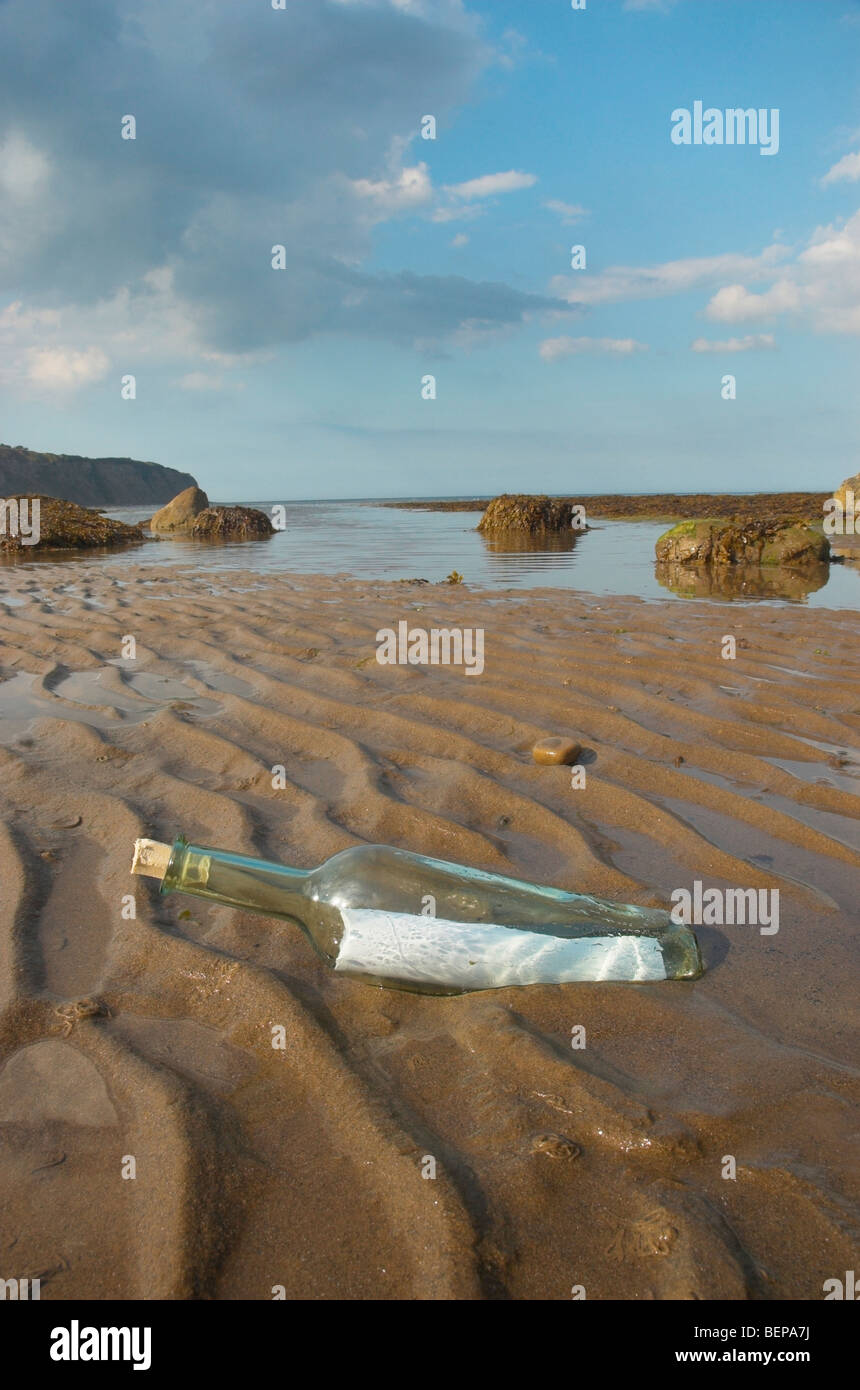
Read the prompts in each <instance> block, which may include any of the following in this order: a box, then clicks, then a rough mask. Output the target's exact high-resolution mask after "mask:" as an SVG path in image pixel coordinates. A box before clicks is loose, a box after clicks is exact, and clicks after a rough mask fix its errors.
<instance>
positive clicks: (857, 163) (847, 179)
mask: <svg viewBox="0 0 860 1390" xmlns="http://www.w3.org/2000/svg"><path fill="white" fill-rule="evenodd" d="M858 179H860V153H857V154H845V155H843V156H842V158H841V159H839V160H837V161H836V163H835V164H834V165H833V167H832V169H828V170H827V173H826V174H825V175H824V177H823V179H822V180H821V184H822V187H826V186H827V184H829V183H841V182H844V183H856V182H857V180H858Z"/></svg>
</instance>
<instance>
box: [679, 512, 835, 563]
mask: <svg viewBox="0 0 860 1390" xmlns="http://www.w3.org/2000/svg"><path fill="white" fill-rule="evenodd" d="M656 550H657V560H658V562H659V563H661V564H672V565H708V566H718V567H719V566H722V565H756V566H762V565H785V566H788V567H789V568H792V569H796V568H797V567H798V566H804V565H818V564H822V563H824V562H826V561H827V560H828V559H829V558H830V543H829V541H828V540H827V537H826V536H825V535H823V533H822V532H821V531H820V530H818V529H817V528H815V527H812V526H807V525H806V524H805V523H803V522H791V521H788V522H786V521H754V520H744V518H742V517H740V518H733V519H731V520H719V519H718V520H714V521H680V522H679V523H678V525H677V526H673V527H672V528H671V530H669V531H665V532H664V533H663V535H662V536H661V537H660V539H659V540H658V541H657V547H656Z"/></svg>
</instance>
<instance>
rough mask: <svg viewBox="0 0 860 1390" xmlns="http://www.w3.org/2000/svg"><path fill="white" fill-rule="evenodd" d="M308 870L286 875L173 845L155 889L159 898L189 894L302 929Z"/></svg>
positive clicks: (240, 858)
mask: <svg viewBox="0 0 860 1390" xmlns="http://www.w3.org/2000/svg"><path fill="white" fill-rule="evenodd" d="M311 872H312V871H311V870H306V869H290V868H287V867H286V866H285V865H283V864H272V863H269V862H268V861H267V860H264V859H253V858H251V857H249V856H248V855H244V854H231V853H230V852H228V851H227V850H221V849H210V848H209V847H208V846H203V845H189V844H187V843H186V842H185V841H184V840H181V839H180V840H177V841H176V843H175V845H174V846H173V853H172V854H171V856H170V863H169V864H168V866H167V872H166V873H165V875H164V879H163V880H162V884H161V891H162V893H174V892H178V893H191V894H193V895H194V896H195V897H198V898H208V899H209V900H210V901H214V902H219V903H225V904H227V905H228V906H231V907H240V908H246V909H247V910H249V911H252V912H264V913H266V914H267V915H268V916H272V917H286V918H289V919H290V920H297V921H299V922H301V923H302V924H304V922H305V920H306V916H307V908H308V906H309V899H308V896H307V893H306V892H305V888H306V885H307V882H308V879H309V878H310V874H311Z"/></svg>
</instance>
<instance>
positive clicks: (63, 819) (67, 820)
mask: <svg viewBox="0 0 860 1390" xmlns="http://www.w3.org/2000/svg"><path fill="white" fill-rule="evenodd" d="M81 820H82V817H81V816H60V817H58V819H57V820H52V821H51V825H53V826H55V827H56V829H57V830H74V828H75V826H76V825H80V823H81Z"/></svg>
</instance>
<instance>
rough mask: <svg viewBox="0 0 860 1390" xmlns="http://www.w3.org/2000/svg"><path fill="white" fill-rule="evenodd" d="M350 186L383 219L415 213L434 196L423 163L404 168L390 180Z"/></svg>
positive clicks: (353, 181) (360, 181)
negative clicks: (404, 213)
mask: <svg viewBox="0 0 860 1390" xmlns="http://www.w3.org/2000/svg"><path fill="white" fill-rule="evenodd" d="M349 184H350V187H351V188H352V190H353V192H354V193H355V195H356V197H358V198H362V199H365V200H366V201H367V202H369V203H371V204H372V205H373V208H374V212H375V213H376V214H377V216H378V218H379V220H384V219H387V218H389V217H394V216H396V215H397V214H398V213H401V212H411V211H412V210H413V209H414V208H419V207H422V206H423V205H424V204H425V203H429V202H430V200H431V199H432V197H433V185H432V183H431V182H430V175H429V173H428V172H427V165H426V164H423V163H422V164H416V165H413V166H412V168H405V169H401V170H400V171H399V173H398V174H397V175H396V176H395V177H393V178H390V179H377V180H374V179H350V180H349Z"/></svg>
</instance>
